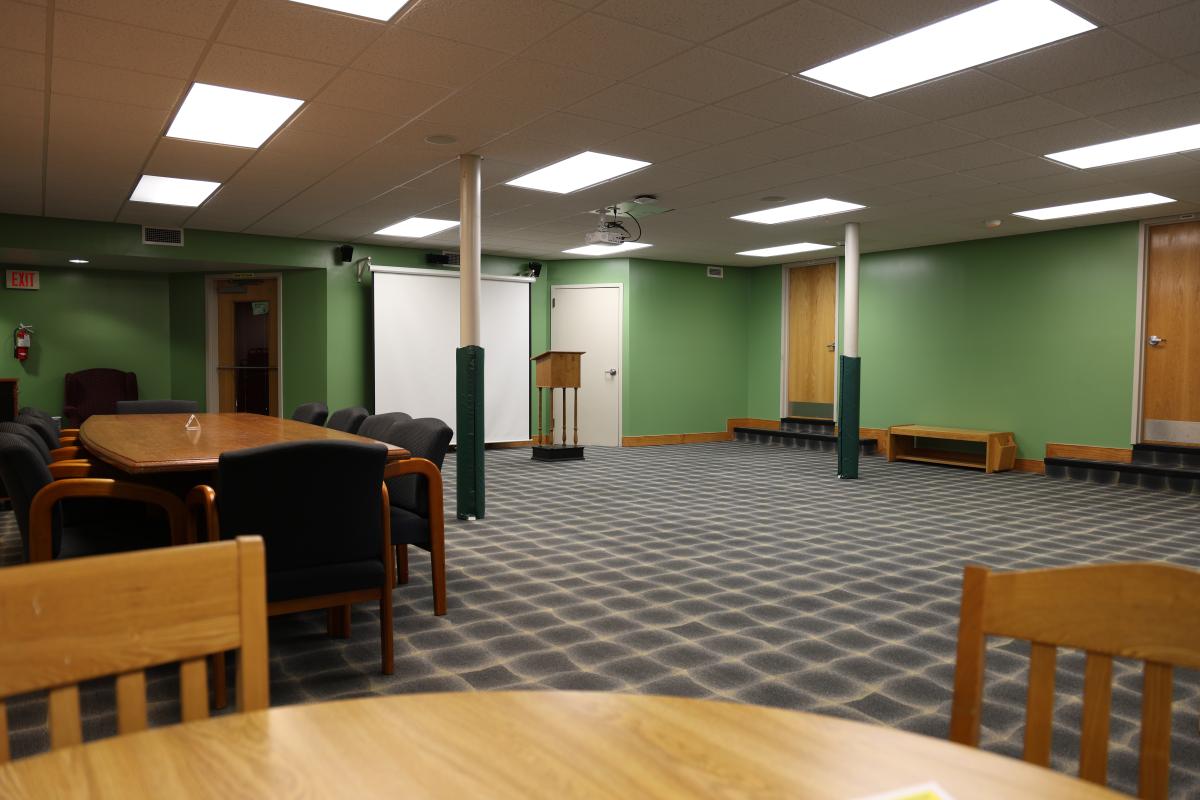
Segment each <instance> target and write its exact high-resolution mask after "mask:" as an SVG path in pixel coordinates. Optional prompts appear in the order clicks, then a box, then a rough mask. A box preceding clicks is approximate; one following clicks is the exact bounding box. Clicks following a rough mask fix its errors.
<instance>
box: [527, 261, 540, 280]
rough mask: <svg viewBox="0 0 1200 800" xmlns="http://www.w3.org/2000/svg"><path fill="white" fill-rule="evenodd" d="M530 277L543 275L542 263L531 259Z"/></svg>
mask: <svg viewBox="0 0 1200 800" xmlns="http://www.w3.org/2000/svg"><path fill="white" fill-rule="evenodd" d="M529 277H531V278H540V277H542V265H541V264H539V263H538V262H536V261H530V262H529Z"/></svg>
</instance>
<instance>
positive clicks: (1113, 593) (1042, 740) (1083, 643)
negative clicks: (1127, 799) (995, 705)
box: [950, 564, 1200, 800]
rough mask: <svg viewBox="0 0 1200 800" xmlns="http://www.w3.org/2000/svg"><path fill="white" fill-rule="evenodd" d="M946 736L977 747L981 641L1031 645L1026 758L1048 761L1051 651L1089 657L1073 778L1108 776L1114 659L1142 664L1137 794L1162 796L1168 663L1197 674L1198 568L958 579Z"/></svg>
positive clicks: (1115, 567) (978, 570)
mask: <svg viewBox="0 0 1200 800" xmlns="http://www.w3.org/2000/svg"><path fill="white" fill-rule="evenodd" d="M961 614H962V616H961V620H960V623H959V628H958V655H957V666H956V668H955V673H954V704H953V708H952V710H951V716H950V739H951V740H953V741H956V742H959V743H961V744H965V745H969V746H971V747H977V746H978V745H979V725H980V710H981V706H982V701H983V676H984V661H985V658H986V637H988V636H1004V637H1011V638H1015V639H1025V640H1028V641H1029V642H1031V644H1032V650H1031V653H1030V662H1029V693H1028V698H1027V702H1026V712H1025V714H1026V718H1025V753H1024V758H1025V760H1026V761H1028V762H1030V763H1033V764H1040V765H1041V766H1047V765H1049V763H1050V736H1051V728H1052V723H1053V712H1054V672H1055V661H1056V652H1057V651H1056V648H1057V647H1069V648H1073V649H1077V650H1084V651H1086V652H1087V662H1086V667H1085V672H1084V688H1083V726H1082V739H1081V745H1080V756H1079V777H1081V778H1083V779H1084V780H1087V781H1092V782H1093V783H1098V784H1101V785H1104V784H1105V783H1107V778H1108V737H1109V703H1110V700H1111V698H1112V660H1113V657H1114V656H1117V657H1120V658H1132V659H1137V660H1139V661H1144V662H1146V663H1145V670H1144V673H1143V684H1142V687H1143V688H1142V731H1141V737H1140V740H1141V753H1140V769H1139V778H1138V784H1139V791H1138V794H1139V796H1140V797H1142V798H1155V800H1158V799H1159V798H1163V799H1165V798H1166V797H1167V777H1168V773H1169V767H1170V754H1171V741H1170V739H1171V681H1172V667H1173V666H1180V667H1186V668H1192V669H1195V668H1200V572H1197V571H1195V570H1190V569H1184V568H1182V567H1174V566H1169V565H1166V564H1100V565H1092V566H1080V567H1063V568H1057V569H1040V570H1031V571H1028V572H1008V573H992V572H990V571H989V570H988V569H987V568H985V567H979V566H968V567H967V568H966V570H965V571H964V573H963V594H962V609H961Z"/></svg>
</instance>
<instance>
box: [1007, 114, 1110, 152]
mask: <svg viewBox="0 0 1200 800" xmlns="http://www.w3.org/2000/svg"><path fill="white" fill-rule="evenodd" d="M1120 136H1121V132H1120V131H1119V130H1117V129H1116V128H1114V127H1113V126H1111V125H1105V124H1104V123H1103V122H1098V121H1096V120H1094V119H1090V118H1085V119H1077V120H1074V121H1072V122H1064V123H1062V124H1061V125H1051V126H1050V127H1047V128H1038V129H1037V130H1032V131H1024V132H1022V133H1014V134H1012V135H1009V136H1001V137H998V141H1000V142H1001V143H1002V144H1007V145H1009V146H1010V147H1015V148H1017V149H1018V150H1024V151H1025V152H1026V153H1029V154H1031V155H1037V156H1044V155H1045V154H1046V153H1056V152H1058V151H1059V150H1070V149H1071V148H1075V147H1083V146H1085V145H1089V144H1096V143H1098V142H1107V141H1110V140H1112V139H1118V138H1120Z"/></svg>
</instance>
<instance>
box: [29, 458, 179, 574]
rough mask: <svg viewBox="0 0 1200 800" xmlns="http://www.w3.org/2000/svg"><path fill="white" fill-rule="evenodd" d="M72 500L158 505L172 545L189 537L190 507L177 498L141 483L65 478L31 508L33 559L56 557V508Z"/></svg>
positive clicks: (50, 486) (45, 490) (38, 496)
mask: <svg viewBox="0 0 1200 800" xmlns="http://www.w3.org/2000/svg"><path fill="white" fill-rule="evenodd" d="M71 497H106V498H109V499H112V500H133V501H135V502H139V503H147V504H149V505H154V506H158V507H159V508H161V509H162V510H163V511H165V512H166V514H167V519H168V521H169V522H170V525H171V543H172V544H183V543H184V541H185V538H184V537H185V536H186V535H187V507H186V506H184V504H183V501H182V500H180V499H179V498H178V497H176V496H175V495H173V494H171V493H170V492H168V491H165V490H163V489H157V488H155V487H153V486H146V485H145V484H141V483H125V482H122V481H115V480H113V479H112V478H64V479H62V480H56V481H54V482H53V483H49V484H47V485H46V486H43V487H42V489H41V491H39V492H38V493H37V494H36V495H34V497H33V502H32V503H31V504H30V506H29V528H30V534H29V560H30V561H31V562H36V561H49V560H50V559H52V558H54V540H53V534H54V513H53V512H54V507H55V506H56V505H57V504H58V503H59V502H60V501H62V500H65V499H67V498H71Z"/></svg>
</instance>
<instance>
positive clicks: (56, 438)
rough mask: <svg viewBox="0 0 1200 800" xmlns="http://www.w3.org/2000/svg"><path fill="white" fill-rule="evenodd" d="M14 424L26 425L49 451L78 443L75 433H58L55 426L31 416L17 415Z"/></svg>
mask: <svg viewBox="0 0 1200 800" xmlns="http://www.w3.org/2000/svg"><path fill="white" fill-rule="evenodd" d="M16 422H18V423H20V424H21V425H27V426H28V427H30V428H32V429H33V430H34V431H36V432H37V435H38V436H40V437H41V439H42V441H43V442H45V443H46V447H48V448H49V449H50V450H57V449H58V448H60V447H68V446H72V445H74V444H76V443H77V442H78V441H79V437H78V436H77V435H76V434H75V433H73V432H72V433H65V432H60V431H59V430H58V428H57V426H56V425H54V424H53V423H51V422H47V421H46V420H44V419H42V418H41V417H39V416H35V415H33V414H28V413H26V414H17V419H16Z"/></svg>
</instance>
